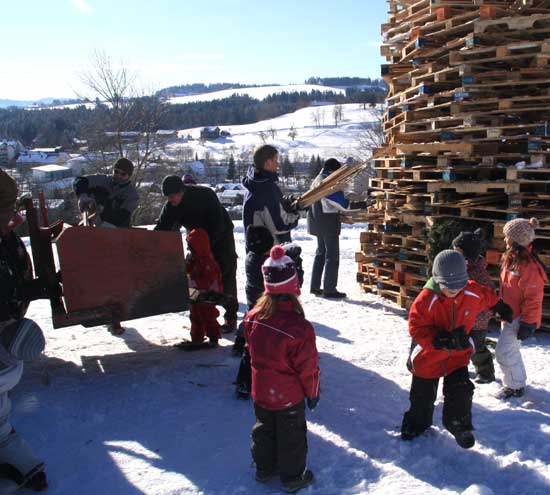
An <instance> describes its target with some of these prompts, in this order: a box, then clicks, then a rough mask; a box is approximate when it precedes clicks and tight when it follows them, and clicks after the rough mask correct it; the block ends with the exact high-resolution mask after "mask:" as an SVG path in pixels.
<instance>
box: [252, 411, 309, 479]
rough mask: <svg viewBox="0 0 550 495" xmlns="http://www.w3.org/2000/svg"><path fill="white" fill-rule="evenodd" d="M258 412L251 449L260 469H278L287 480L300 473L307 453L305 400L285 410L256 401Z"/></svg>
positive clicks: (268, 470) (296, 476)
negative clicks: (277, 409) (260, 404)
mask: <svg viewBox="0 0 550 495" xmlns="http://www.w3.org/2000/svg"><path fill="white" fill-rule="evenodd" d="M254 413H255V414H256V424H255V425H254V428H252V445H251V450H252V458H253V459H254V462H255V463H256V469H258V470H261V471H267V472H271V471H275V470H277V469H278V470H279V475H280V478H281V481H282V482H283V483H285V482H288V481H291V480H294V479H296V478H298V477H300V476H301V475H302V473H303V472H304V470H305V468H306V456H307V425H306V408H305V401H302V402H300V403H298V404H296V405H294V406H292V407H290V408H288V409H283V410H282V411H269V410H268V409H264V408H263V407H260V406H259V405H258V404H254Z"/></svg>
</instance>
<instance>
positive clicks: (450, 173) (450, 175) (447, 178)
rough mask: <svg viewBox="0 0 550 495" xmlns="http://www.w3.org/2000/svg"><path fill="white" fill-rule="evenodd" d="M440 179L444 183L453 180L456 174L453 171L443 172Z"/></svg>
mask: <svg viewBox="0 0 550 495" xmlns="http://www.w3.org/2000/svg"><path fill="white" fill-rule="evenodd" d="M442 179H443V180H445V181H450V180H455V179H456V174H455V173H454V171H453V170H443V176H442Z"/></svg>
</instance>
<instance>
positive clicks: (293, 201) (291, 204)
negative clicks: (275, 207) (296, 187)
mask: <svg viewBox="0 0 550 495" xmlns="http://www.w3.org/2000/svg"><path fill="white" fill-rule="evenodd" d="M281 204H282V205H283V209H284V210H285V211H286V212H287V213H298V198H297V197H296V196H294V194H288V195H286V196H283V198H282V200H281Z"/></svg>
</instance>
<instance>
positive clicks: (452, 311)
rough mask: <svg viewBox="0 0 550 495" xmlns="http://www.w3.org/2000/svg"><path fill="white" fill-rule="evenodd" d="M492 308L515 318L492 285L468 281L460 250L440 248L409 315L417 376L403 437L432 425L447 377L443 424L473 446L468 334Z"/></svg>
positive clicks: (412, 360) (412, 359)
mask: <svg viewBox="0 0 550 495" xmlns="http://www.w3.org/2000/svg"><path fill="white" fill-rule="evenodd" d="M489 308H491V309H493V310H494V311H497V312H498V313H499V314H500V315H501V317H503V318H505V319H511V308H510V307H508V306H507V305H506V304H504V303H503V302H502V301H499V299H498V297H497V295H496V294H495V292H494V291H493V290H492V289H491V288H489V287H485V286H483V285H480V284H478V283H477V282H474V281H473V280H468V272H467V269H466V260H465V259H464V257H463V256H462V255H461V254H460V253H458V252H457V251H453V250H450V249H447V250H444V251H441V252H440V253H439V254H438V255H437V256H436V257H435V259H434V263H433V268H432V278H430V279H429V280H428V282H427V283H426V285H425V286H424V289H423V290H422V292H420V294H418V296H417V298H416V299H415V301H414V303H413V304H412V306H411V310H410V313H409V332H410V334H411V337H412V339H413V342H412V345H411V353H410V356H409V362H408V363H407V365H408V368H409V370H410V371H411V372H412V374H413V378H412V385H411V391H410V402H411V407H410V409H409V410H408V411H407V412H406V413H405V415H404V417H403V424H402V426H401V438H402V439H403V440H412V439H413V438H415V437H417V436H418V435H420V434H421V433H423V432H424V431H425V430H427V429H428V428H429V427H430V426H431V425H432V420H433V412H434V403H435V399H436V396H437V386H438V384H439V378H441V377H443V396H444V402H443V426H445V428H446V429H447V430H449V432H450V433H451V434H452V435H453V436H454V437H455V440H456V442H457V443H458V445H460V446H461V447H463V448H465V449H468V448H470V447H472V446H473V445H474V443H475V438H474V436H473V434H472V430H473V429H474V428H473V425H472V397H473V394H474V385H473V383H472V382H471V381H470V379H469V376H468V362H469V360H470V356H471V354H472V351H473V346H472V341H471V339H470V337H469V334H470V331H471V330H472V327H473V325H474V322H475V319H476V316H477V315H478V314H479V313H481V312H482V311H484V310H486V309H489Z"/></svg>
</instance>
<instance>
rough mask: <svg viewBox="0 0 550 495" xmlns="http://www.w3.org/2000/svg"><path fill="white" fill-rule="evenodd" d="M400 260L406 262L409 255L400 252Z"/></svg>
mask: <svg viewBox="0 0 550 495" xmlns="http://www.w3.org/2000/svg"><path fill="white" fill-rule="evenodd" d="M399 259H400V260H406V259H407V253H404V252H403V251H399Z"/></svg>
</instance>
